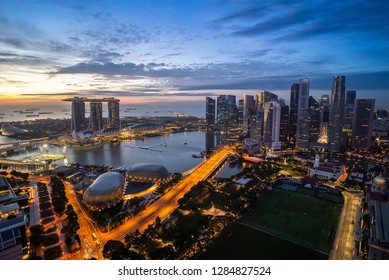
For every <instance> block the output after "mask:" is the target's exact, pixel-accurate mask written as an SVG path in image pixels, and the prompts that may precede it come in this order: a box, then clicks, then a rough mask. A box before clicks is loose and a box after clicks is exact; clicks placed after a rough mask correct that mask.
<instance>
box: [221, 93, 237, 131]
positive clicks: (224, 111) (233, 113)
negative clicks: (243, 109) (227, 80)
mask: <svg viewBox="0 0 389 280" xmlns="http://www.w3.org/2000/svg"><path fill="white" fill-rule="evenodd" d="M216 102H217V108H216V112H217V114H216V115H217V116H216V117H217V127H218V128H219V130H221V131H227V130H228V128H229V127H236V126H237V125H238V108H237V107H236V97H235V96H234V95H219V96H218V97H217V101H216Z"/></svg>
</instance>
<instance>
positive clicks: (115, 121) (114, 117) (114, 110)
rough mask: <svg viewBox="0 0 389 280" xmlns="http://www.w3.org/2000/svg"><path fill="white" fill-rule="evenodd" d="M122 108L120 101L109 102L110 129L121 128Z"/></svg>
mask: <svg viewBox="0 0 389 280" xmlns="http://www.w3.org/2000/svg"><path fill="white" fill-rule="evenodd" d="M119 111H120V106H119V100H117V99H112V100H110V101H108V127H110V128H120V113H119Z"/></svg>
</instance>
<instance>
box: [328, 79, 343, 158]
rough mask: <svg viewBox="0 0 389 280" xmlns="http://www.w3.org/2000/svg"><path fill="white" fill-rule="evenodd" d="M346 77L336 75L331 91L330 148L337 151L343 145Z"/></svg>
mask: <svg viewBox="0 0 389 280" xmlns="http://www.w3.org/2000/svg"><path fill="white" fill-rule="evenodd" d="M345 103H346V77H345V76H334V79H333V83H332V91H331V110H330V125H329V139H328V141H329V149H330V151H334V152H337V151H339V150H340V149H341V147H342V128H343V125H344V118H345Z"/></svg>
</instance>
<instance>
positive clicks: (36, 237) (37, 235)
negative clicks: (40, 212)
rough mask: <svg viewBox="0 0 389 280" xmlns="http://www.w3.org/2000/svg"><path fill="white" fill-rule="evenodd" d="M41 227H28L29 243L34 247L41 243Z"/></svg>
mask: <svg viewBox="0 0 389 280" xmlns="http://www.w3.org/2000/svg"><path fill="white" fill-rule="evenodd" d="M43 230H44V229H43V226H42V225H36V226H31V227H30V234H31V235H30V243H31V245H33V246H34V247H37V246H38V245H39V244H41V243H42V241H43Z"/></svg>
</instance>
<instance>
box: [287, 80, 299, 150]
mask: <svg viewBox="0 0 389 280" xmlns="http://www.w3.org/2000/svg"><path fill="white" fill-rule="evenodd" d="M299 86H300V85H299V84H298V83H293V84H292V87H291V89H290V111H289V139H290V142H292V143H294V144H295V143H296V133H297V113H298V99H299Z"/></svg>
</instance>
